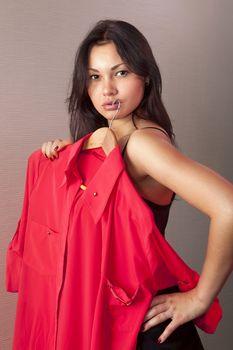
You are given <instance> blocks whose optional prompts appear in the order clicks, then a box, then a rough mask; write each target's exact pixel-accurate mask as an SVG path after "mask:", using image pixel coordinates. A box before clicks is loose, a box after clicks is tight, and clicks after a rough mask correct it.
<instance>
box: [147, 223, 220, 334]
mask: <svg viewBox="0 0 233 350" xmlns="http://www.w3.org/2000/svg"><path fill="white" fill-rule="evenodd" d="M147 247H148V249H147V257H148V261H149V265H150V267H151V271H152V276H153V280H154V290H155V291H156V284H157V289H165V288H167V287H170V286H172V285H177V286H178V287H179V289H180V291H181V292H186V291H189V290H191V289H193V288H195V287H196V285H197V283H198V280H199V274H198V273H197V272H196V271H195V270H193V269H191V268H190V267H189V266H188V265H187V264H186V263H185V262H184V261H183V260H182V258H181V257H180V256H179V255H178V254H177V253H176V252H175V250H174V249H173V248H172V247H171V246H170V244H169V243H168V242H167V241H166V240H165V239H164V237H163V236H162V235H161V234H160V233H159V232H158V231H157V230H154V232H153V231H152V234H151V235H149V241H148V245H147ZM221 318H222V309H221V307H220V304H219V300H218V298H215V299H214V301H213V302H212V304H211V305H210V307H209V309H208V310H207V312H206V313H205V314H203V315H202V316H200V317H199V318H197V319H195V320H194V323H195V324H196V325H197V326H198V327H199V328H200V329H202V330H203V331H204V332H206V333H214V332H215V330H216V328H217V325H218V323H219V321H220V320H221Z"/></svg>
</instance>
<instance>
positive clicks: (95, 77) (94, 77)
mask: <svg viewBox="0 0 233 350" xmlns="http://www.w3.org/2000/svg"><path fill="white" fill-rule="evenodd" d="M98 78H99V75H98V74H92V75H89V79H90V80H97V79H98Z"/></svg>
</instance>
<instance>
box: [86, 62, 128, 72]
mask: <svg viewBox="0 0 233 350" xmlns="http://www.w3.org/2000/svg"><path fill="white" fill-rule="evenodd" d="M122 65H126V63H124V62H122V63H119V64H116V65H115V66H113V67H112V68H110V70H114V69H116V68H118V67H120V66H122ZM88 70H93V71H94V72H99V71H98V69H95V68H88Z"/></svg>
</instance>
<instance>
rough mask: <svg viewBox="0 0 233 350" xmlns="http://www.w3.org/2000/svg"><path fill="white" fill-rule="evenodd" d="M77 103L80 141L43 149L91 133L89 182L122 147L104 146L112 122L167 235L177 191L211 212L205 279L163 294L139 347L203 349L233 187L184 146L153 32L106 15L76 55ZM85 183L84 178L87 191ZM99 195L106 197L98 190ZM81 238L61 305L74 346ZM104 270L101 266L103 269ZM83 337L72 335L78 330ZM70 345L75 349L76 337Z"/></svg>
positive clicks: (50, 154)
mask: <svg viewBox="0 0 233 350" xmlns="http://www.w3.org/2000/svg"><path fill="white" fill-rule="evenodd" d="M68 103H69V113H70V116H71V119H70V131H71V136H72V141H63V140H55V141H50V142H47V143H44V144H43V146H42V152H43V154H44V155H45V156H46V157H47V158H50V159H52V160H53V159H55V158H60V157H61V156H62V153H63V152H66V149H67V148H69V147H70V146H68V147H66V148H65V149H63V147H64V146H67V145H68V144H69V143H72V142H76V141H80V140H84V142H83V145H84V149H83V153H82V156H81V157H82V158H81V157H80V159H82V161H80V160H79V159H78V160H77V162H78V163H77V167H78V169H79V171H80V172H81V173H82V176H83V178H84V179H86V181H87V182H88V176H93V172H95V171H97V169H98V166H100V164H102V162H103V161H104V160H105V158H106V154H107V155H108V154H111V153H110V152H111V150H112V148H113V147H110V151H109V150H108V151H107V152H106V154H105V155H104V154H103V150H105V149H108V145H105V144H104V142H105V141H104V140H105V138H106V133H107V132H108V131H106V129H107V128H108V129H109V130H111V136H110V138H109V141H108V144H109V143H111V142H113V144H114V137H115V141H116V143H117V144H118V145H119V147H120V149H121V150H122V156H123V159H124V163H125V167H126V169H127V173H128V175H129V177H130V179H131V181H132V183H133V185H134V187H135V188H136V190H137V192H138V193H139V194H140V196H141V198H143V200H144V201H145V203H146V204H147V205H148V206H149V207H150V208H151V209H152V211H153V213H154V220H155V223H156V225H157V227H158V228H159V230H160V232H161V233H164V229H165V226H166V223H167V219H168V214H169V208H170V205H171V203H172V200H173V198H174V194H175V193H176V194H178V195H179V196H180V197H181V198H183V199H184V200H186V201H187V202H188V203H190V204H191V205H192V206H194V207H196V208H198V209H199V210H200V211H201V212H203V213H205V214H206V215H208V216H209V217H210V228H209V241H208V247H207V252H206V256H205V261H204V265H203V269H202V272H201V276H200V280H199V282H198V283H197V285H196V286H195V288H192V289H191V290H189V291H187V292H184V293H179V292H178V291H179V289H178V288H177V287H176V286H174V287H172V288H169V289H166V290H162V291H160V292H159V293H158V294H160V295H155V296H154V297H153V299H152V300H151V303H150V306H149V308H148V310H147V312H146V314H145V315H144V319H143V322H142V328H141V332H140V333H139V334H138V340H137V348H138V349H143V350H145V349H163V348H164V349H190V350H191V349H195V350H198V349H203V346H202V344H201V342H200V339H199V337H198V335H197V332H196V329H195V327H194V325H193V323H192V320H194V319H197V318H198V317H200V316H201V315H203V314H204V313H205V312H206V311H207V310H208V309H209V307H210V305H211V303H212V302H213V300H214V299H215V297H216V295H217V294H218V293H219V292H220V290H221V288H222V286H223V284H224V283H225V281H226V279H227V277H228V276H229V274H230V272H231V269H232V263H233V215H232V214H233V186H232V185H231V184H230V183H229V182H228V181H227V180H225V179H224V178H222V177H221V176H220V175H218V174H216V173H215V172H213V171H212V170H210V169H208V168H206V167H205V166H202V165H201V164H198V163H197V162H195V161H193V160H191V159H188V158H187V157H186V156H184V155H183V154H182V153H180V152H179V151H178V150H177V149H176V147H175V146H174V135H173V130H172V125H171V122H170V119H169V116H168V114H167V112H166V110H165V107H164V105H163V103H162V100H161V77H160V73H159V69H158V66H157V64H156V62H155V60H154V57H153V54H152V51H151V49H150V47H149V44H148V43H147V41H146V39H145V38H144V36H143V35H142V34H141V33H140V32H139V31H138V30H137V29H136V28H135V27H133V26H132V25H130V24H129V23H126V22H123V21H113V20H105V21H100V22H98V23H97V24H96V26H95V27H94V28H93V29H92V30H91V31H90V32H89V33H88V35H87V36H86V38H85V39H84V41H83V42H82V43H81V45H80V48H79V51H78V53H77V56H76V60H75V67H74V73H73V85H72V90H71V94H70V96H69V98H68ZM99 130H104V133H103V132H102V131H101V132H100V133H99ZM112 135H114V136H113V137H112ZM61 150H62V152H61V153H60V154H58V152H59V151H61ZM89 157H90V158H89ZM91 157H92V158H91ZM93 157H94V158H93ZM63 158H64V157H63ZM61 161H62V160H61ZM46 162H48V161H47V160H46ZM56 162H59V160H57V161H55V162H54V167H56ZM94 162H97V163H98V164H97V163H95V164H94ZM88 164H89V165H88ZM87 168H88V170H87ZM88 171H89V173H88ZM91 172H92V174H91ZM106 176H108V174H106ZM187 179H188V180H187ZM103 181H105V179H103ZM207 183H208V186H206V184H207ZM85 185H86V184H82V186H83V187H82V189H83V190H86V186H85ZM93 195H94V196H98V192H94V193H93ZM75 215H76V214H75V211H74V212H73V214H72V217H71V219H70V223H69V225H70V227H71V228H72V225H73V223H74V221H75V220H77V218H76V217H75ZM71 231H72V230H71ZM72 232H75V228H74V230H73V231H72ZM73 236H74V235H73ZM73 236H72V234H70V237H69V238H68V241H67V246H68V248H67V250H66V252H65V254H66V255H65V259H66V265H65V270H64V276H65V277H64V280H63V288H62V290H61V292H60V294H59V296H58V297H59V298H60V306H59V310H58V313H60V315H61V319H62V318H63V319H66V322H64V323H63V325H62V326H61V325H60V329H59V331H58V335H57V343H56V344H57V348H58V349H62V347H63V348H64V346H65V345H64V339H62V335H61V334H63V335H64V334H65V332H66V330H67V329H65V328H67V327H69V326H70V327H71V328H72V327H73V329H75V322H76V319H75V318H72V321H71V320H70V323H69V313H68V312H67V310H70V313H74V314H76V315H77V318H78V313H79V311H80V310H79V309H78V308H77V309H75V306H74V303H73V302H74V300H73V299H74V298H75V295H76V294H72V293H73V290H74V289H75V288H76V293H79V292H78V288H79V286H76V287H73V284H74V285H75V278H76V277H75V276H76V275H75V273H74V272H75V266H76V265H75V264H76V262H75V259H76V258H75V257H76V256H77V250H76V249H77V248H75V247H76V246H77V245H79V244H81V243H80V242H79V241H78V239H79V238H77V237H76V238H74V237H73ZM76 236H77V235H76ZM72 240H73V241H72ZM93 249H94V248H93ZM96 250H98V247H97V248H96ZM79 254H82V251H81V252H79ZM98 268H99V267H97V266H96V270H98ZM71 290H72V293H71ZM84 299H85V298H84ZM71 300H72V305H71ZM88 307H90V305H89V306H88ZM88 307H87V310H88ZM92 307H94V305H92ZM87 312H88V311H87ZM77 322H78V321H77ZM71 323H72V325H71ZM77 324H78V323H77ZM62 327H63V329H62ZM103 327H105V326H104V325H103ZM58 328H59V325H58ZM104 329H105V328H104ZM104 329H103V331H104ZM78 334H79V333H78V329H77V338H78V337H79V336H80V339H81V340H79V341H81V342H82V345H80V348H85V349H87V348H89V347H90V348H91V346H90V344H89V345H88V347H87V345H86V347H85V345H84V344H85V341H86V340H85V339H82V335H78ZM73 336H74V337H75V334H73V333H72V334H71V335H70V337H73ZM112 336H114V333H113V335H112ZM59 337H60V338H59ZM67 341H68V340H67ZM68 344H69V343H68ZM86 344H87V343H86ZM35 348H36V347H35ZM66 348H67V349H70V347H69V346H67V345H66Z"/></svg>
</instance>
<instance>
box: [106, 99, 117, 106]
mask: <svg viewBox="0 0 233 350" xmlns="http://www.w3.org/2000/svg"><path fill="white" fill-rule="evenodd" d="M118 104H119V100H113V101H107V102H105V103H103V104H102V106H103V107H104V106H114V105H116V106H118Z"/></svg>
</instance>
